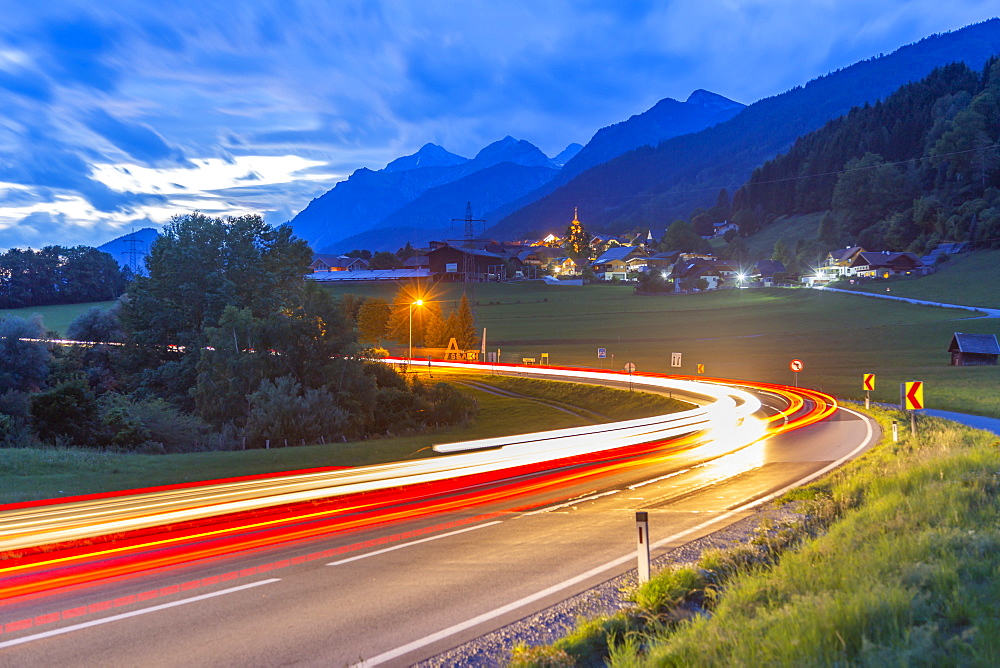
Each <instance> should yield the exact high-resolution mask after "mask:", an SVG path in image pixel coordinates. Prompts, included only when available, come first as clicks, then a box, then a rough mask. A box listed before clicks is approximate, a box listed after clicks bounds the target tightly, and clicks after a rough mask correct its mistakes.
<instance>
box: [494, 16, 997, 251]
mask: <svg viewBox="0 0 1000 668" xmlns="http://www.w3.org/2000/svg"><path fill="white" fill-rule="evenodd" d="M996 53H1000V19H991V20H989V21H985V22H983V23H980V24H977V25H973V26H969V27H967V28H963V29H961V30H957V31H955V32H952V33H947V34H943V35H935V36H932V37H929V38H927V39H924V40H921V41H920V42H918V43H916V44H911V45H909V46H905V47H903V48H901V49H898V50H897V51H895V52H894V53H892V54H889V55H886V56H880V57H877V58H872V59H870V60H866V61H862V62H859V63H856V64H854V65H852V66H850V67H847V68H845V69H843V70H840V71H838V72H834V73H831V74H829V75H827V76H824V77H821V78H819V79H816V80H814V81H811V82H809V83H808V84H806V85H805V86H804V87H798V88H795V89H793V90H790V91H788V92H786V93H782V94H781V95H777V96H775V97H772V98H767V99H764V100H760V101H758V102H755V103H754V104H751V105H750V106H748V107H747V108H746V109H744V110H743V111H742V112H740V113H739V114H738V115H736V116H735V117H734V118H732V119H730V120H729V121H726V122H725V123H720V124H719V125H716V126H715V127H712V128H709V129H707V130H703V131H701V132H698V133H695V134H689V135H684V136H681V137H676V138H674V139H670V140H668V141H665V142H663V143H662V144H660V145H659V146H657V147H643V148H639V149H637V150H635V151H631V152H629V153H626V154H625V155H622V156H619V157H618V158H615V159H614V160H611V161H609V162H607V163H604V164H602V165H598V166H597V167H594V168H592V169H589V170H587V171H586V172H584V173H582V174H580V175H579V176H578V177H576V178H575V179H573V180H572V181H570V182H569V183H567V184H566V185H565V186H563V187H562V188H559V189H558V190H556V191H555V192H553V193H552V194H550V195H548V196H547V197H545V198H543V199H541V200H539V201H537V202H535V203H533V204H530V205H528V206H526V207H524V208H523V209H521V210H519V211H517V212H515V213H514V214H512V215H511V216H508V217H507V218H506V219H505V220H503V221H501V222H500V223H498V224H497V226H496V227H495V228H494V233H495V235H497V236H503V237H508V238H514V237H517V236H520V235H522V234H525V233H527V232H529V231H535V232H542V231H553V230H542V229H538V228H540V227H544V225H545V224H547V223H548V222H549V221H562V220H565V219H566V216H567V215H568V214H567V211H571V210H572V208H573V207H574V206H578V207H579V212H580V219H581V220H584V221H586V222H587V224H588V226H590V228H591V229H593V230H595V231H597V230H600V231H619V230H628V229H634V228H644V227H652V228H662V227H664V226H665V225H666V224H668V223H669V221H671V220H674V219H675V218H678V217H682V216H686V215H688V213H689V212H690V211H691V210H692V209H694V208H695V207H699V206H701V207H705V206H710V205H711V204H712V203H713V201H714V199H715V198H716V196H717V193H718V191H719V188H720V187H732V186H734V184H735V185H738V184H741V183H743V182H745V181H746V179H747V178H749V177H750V175H751V173H752V171H753V169H755V168H756V167H758V166H760V165H761V164H762V163H763V162H764V161H766V160H768V159H770V158H773V157H774V156H775V155H777V154H778V153H780V152H782V151H787V150H788V149H789V147H791V145H792V144H793V143H794V142H795V140H796V139H797V138H798V137H800V136H802V135H804V134H807V133H809V132H812V131H814V130H816V129H818V128H820V127H822V126H823V124H824V123H826V122H827V121H829V120H830V119H833V118H837V117H839V116H842V115H843V114H846V113H847V112H848V111H850V109H851V108H852V107H854V106H858V105H863V104H865V103H866V102H868V103H874V102H875V101H877V100H881V99H884V98H886V97H888V96H889V95H890V94H892V93H893V92H894V91H895V90H897V89H898V88H899V87H900V86H902V85H904V84H906V83H908V82H911V81H916V80H919V79H922V78H923V77H925V76H927V75H928V74H929V73H930V72H931V71H933V70H934V69H935V68H936V67H940V66H944V65H947V64H948V63H951V62H965V63H968V64H969V66H970V67H973V68H976V69H979V68H981V67H982V66H983V64H984V63H985V62H986V61H987V60H988V59H989V58H990V57H991V56H993V55H994V54H996Z"/></svg>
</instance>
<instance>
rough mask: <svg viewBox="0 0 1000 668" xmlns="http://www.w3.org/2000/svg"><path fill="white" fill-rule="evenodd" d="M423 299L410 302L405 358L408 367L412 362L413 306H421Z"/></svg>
mask: <svg viewBox="0 0 1000 668" xmlns="http://www.w3.org/2000/svg"><path fill="white" fill-rule="evenodd" d="M423 305H424V300H423V299H418V300H417V301H415V302H411V303H410V355H409V357H407V358H406V366H407V367H409V366H410V365H411V364H413V307H414V306H423Z"/></svg>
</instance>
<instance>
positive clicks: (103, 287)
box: [0, 246, 129, 308]
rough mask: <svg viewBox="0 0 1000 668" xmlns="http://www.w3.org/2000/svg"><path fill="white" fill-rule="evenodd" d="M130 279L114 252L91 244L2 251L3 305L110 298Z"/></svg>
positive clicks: (0, 298)
mask: <svg viewBox="0 0 1000 668" xmlns="http://www.w3.org/2000/svg"><path fill="white" fill-rule="evenodd" d="M128 280H129V275H128V271H127V270H124V271H123V270H122V269H120V268H119V266H118V262H117V261H115V259H114V258H113V257H112V256H111V255H109V254H107V253H104V252H102V251H99V250H97V249H96V248H91V247H89V246H76V247H73V248H63V247H62V246H46V247H45V248H43V249H41V250H37V251H36V250H31V249H30V248H29V249H27V250H21V249H19V248H12V249H10V250H8V251H7V252H6V253H0V308H22V307H26V306H29V307H30V306H48V305H50V304H82V303H85V302H98V301H110V300H112V299H117V298H118V297H119V296H120V295H121V294H122V293H123V292H125V286H126V284H127V283H128Z"/></svg>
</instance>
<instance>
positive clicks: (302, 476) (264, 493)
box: [0, 362, 837, 600]
mask: <svg viewBox="0 0 1000 668" xmlns="http://www.w3.org/2000/svg"><path fill="white" fill-rule="evenodd" d="M435 364H436V365H438V366H449V367H457V368H466V369H473V370H477V371H490V370H496V369H497V368H498V367H497V366H496V365H493V366H490V365H484V364H468V363H452V362H435ZM503 369H504V370H507V371H522V372H523V371H530V372H532V373H539V372H540V368H539V367H528V368H523V367H520V366H519V365H518V366H514V365H505V366H504V367H503ZM541 371H542V372H543V373H548V375H552V376H559V377H569V376H571V377H573V378H576V379H578V380H582V381H584V382H586V381H594V380H605V379H608V378H612V379H615V380H622V379H623V376H622V374H618V373H615V372H596V371H592V370H585V369H571V368H552V367H548V368H545V369H544V370H541ZM632 381H633V383H634V384H636V385H639V386H641V385H647V386H650V387H653V388H661V389H662V388H667V387H669V388H672V389H677V390H679V391H684V392H686V393H688V394H689V395H695V396H696V397H700V398H701V399H700V403H702V404H703V405H700V406H698V407H696V408H695V409H692V410H690V411H684V412H682V413H677V414H673V415H668V416H657V417H655V418H647V419H643V420H630V421H625V422H620V423H612V424H610V425H608V424H605V425H595V426H591V427H585V428H575V429H567V430H556V431H552V432H540V433H536V434H526V435H522V436H518V437H510V438H506V439H487V440H484V441H476V442H466V443H460V444H442V445H439V446H436V449H441V450H443V451H451V452H458V453H459V454H453V455H447V456H443V457H438V458H433V459H427V460H416V461H411V462H401V463H398V464H387V465H380V466H372V467H359V468H356V469H339V470H328V469H315V470H310V471H308V472H290V473H286V474H280V475H269V476H259V477H258V476H254V477H249V478H239V479H229V480H226V481H214V482H209V483H204V484H200V485H194V486H188V485H185V486H168V487H161V488H155V489H148V490H135V491H134V492H132V493H129V494H120V493H119V494H114V495H92V496H88V497H78V498H77V499H75V500H73V501H72V502H71V503H50V502H42V503H38V504H16V505H13V506H7V507H0V600H9V599H11V598H14V597H21V596H25V595H38V594H41V593H44V592H47V591H51V590H54V589H56V588H61V587H67V586H87V585H90V584H93V583H96V582H98V581H101V580H105V579H107V578H114V577H121V576H127V575H132V574H135V573H138V572H142V571H148V570H151V569H154V568H162V567H167V566H176V565H179V564H183V563H187V562H191V561H195V560H201V559H207V558H211V557H217V556H221V555H226V554H230V553H233V552H238V551H245V550H250V549H255V548H261V547H266V546H272V545H276V544H280V543H288V542H291V541H297V540H303V539H308V538H315V537H318V536H322V535H329V534H333V533H347V532H354V531H358V530H362V529H365V528H371V527H372V526H377V525H387V524H395V523H399V522H403V521H412V520H415V519H422V518H428V517H432V516H434V515H439V514H442V513H448V512H454V511H460V510H469V509H471V508H483V507H485V506H489V505H496V504H502V505H504V506H505V507H504V510H503V512H516V511H521V510H526V509H529V508H534V507H541V506H545V505H548V504H551V503H554V502H558V501H562V500H565V498H567V497H566V496H565V495H564V493H563V490H568V489H569V488H571V487H574V486H577V485H580V484H583V483H588V484H594V483H600V481H601V480H602V479H605V478H607V476H609V475H611V474H615V473H622V472H626V471H631V470H637V469H640V468H642V467H644V466H649V465H650V464H654V463H662V462H664V461H665V460H668V459H670V458H672V457H677V456H678V454H679V453H681V452H688V453H691V452H701V451H702V450H704V452H705V453H712V454H713V455H721V454H725V453H726V452H732V451H735V450H738V449H740V448H742V447H745V446H747V445H749V444H751V443H754V442H757V441H759V440H761V439H762V438H766V437H767V436H769V435H773V434H778V433H783V432H785V431H789V430H791V429H797V428H801V427H803V426H806V425H808V424H813V423H815V422H817V421H819V420H822V419H825V418H826V417H829V416H830V415H831V414H832V413H833V412H834V411H835V410H836V407H837V405H836V401H835V400H833V398H832V397H829V396H828V395H826V394H823V393H821V392H816V391H813V390H808V389H804V388H795V389H793V388H789V387H785V386H781V385H771V384H764V383H734V382H733V381H726V380H724V379H705V378H697V379H693V378H683V377H668V376H663V375H656V374H635V375H633V376H632ZM734 385H739V386H743V387H748V388H752V389H753V390H756V391H764V392H769V393H772V394H774V395H777V396H779V397H781V398H782V400H783V401H784V402H785V403H787V407H786V408H785V409H784V410H781V411H780V412H779V413H778V415H775V416H771V417H769V418H767V419H766V420H765V421H764V422H760V421H759V420H757V419H756V418H754V417H752V414H753V413H755V412H756V411H757V410H758V409H759V408H760V405H761V404H760V402H759V400H758V399H756V397H754V396H753V395H752V394H750V393H748V392H745V391H743V390H740V389H737V388H735V387H734ZM713 448H714V450H713ZM538 494H543V495H544V497H543V498H541V499H539V498H536V499H534V500H533V501H530V502H528V501H527V497H529V496H531V495H538ZM519 498H523V499H525V501H524V502H522V503H520V504H518V501H517V500H518V499H519ZM109 535H110V536H111V538H113V539H110V538H109ZM53 537H56V538H55V539H53ZM92 540H96V541H98V542H97V544H84V543H86V542H88V541H92Z"/></svg>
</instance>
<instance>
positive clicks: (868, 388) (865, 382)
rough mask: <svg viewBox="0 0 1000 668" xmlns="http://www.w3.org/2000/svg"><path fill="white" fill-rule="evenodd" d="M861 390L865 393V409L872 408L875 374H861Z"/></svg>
mask: <svg viewBox="0 0 1000 668" xmlns="http://www.w3.org/2000/svg"><path fill="white" fill-rule="evenodd" d="M861 389H863V390H864V391H865V408H871V407H872V397H871V393H872V392H874V391H875V374H873V373H865V374H861Z"/></svg>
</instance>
